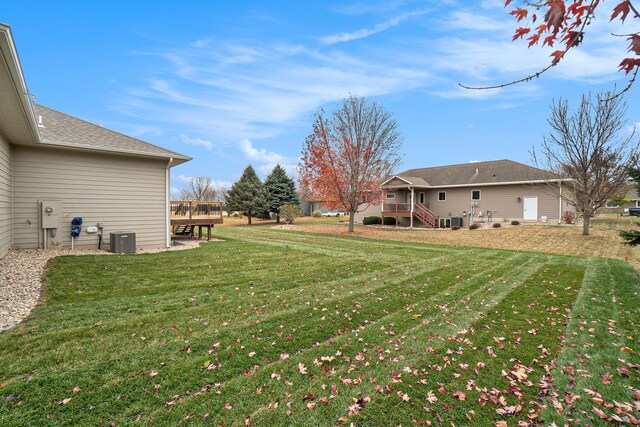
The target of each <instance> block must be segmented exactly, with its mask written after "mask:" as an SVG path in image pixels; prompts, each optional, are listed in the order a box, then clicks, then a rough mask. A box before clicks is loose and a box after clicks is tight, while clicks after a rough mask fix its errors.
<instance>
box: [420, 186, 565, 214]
mask: <svg viewBox="0 0 640 427" xmlns="http://www.w3.org/2000/svg"><path fill="white" fill-rule="evenodd" d="M473 190H480V200H477V201H475V202H477V203H478V206H477V207H475V208H474V209H475V213H476V214H477V213H478V212H482V213H483V214H485V218H486V212H487V211H491V212H492V216H493V220H494V221H501V220H503V219H518V220H521V219H522V217H523V214H524V198H525V197H537V198H538V220H540V219H541V218H542V217H543V216H546V217H547V219H548V220H549V221H555V222H557V221H558V212H559V204H558V202H559V201H558V193H557V190H556V193H555V194H553V193H552V189H551V188H550V187H549V186H547V185H544V184H543V185H496V186H484V187H483V186H478V187H462V188H446V189H434V190H429V191H428V192H427V193H426V201H427V202H428V203H429V209H431V210H432V211H433V212H434V213H436V215H438V216H439V217H442V218H446V217H449V216H454V217H455V216H462V212H463V211H466V212H467V214H468V213H469V211H470V209H471V202H472V200H471V192H472V191H473ZM439 191H446V193H447V198H446V200H444V201H443V200H438V192H439ZM518 197H519V198H520V201H519V202H518ZM563 209H565V210H566V207H564V206H563ZM475 220H478V218H477V217H476V218H475Z"/></svg>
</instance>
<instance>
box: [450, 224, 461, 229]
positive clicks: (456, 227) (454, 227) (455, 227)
mask: <svg viewBox="0 0 640 427" xmlns="http://www.w3.org/2000/svg"><path fill="white" fill-rule="evenodd" d="M451 229H452V230H460V227H458V226H457V225H454V226H453V227H451Z"/></svg>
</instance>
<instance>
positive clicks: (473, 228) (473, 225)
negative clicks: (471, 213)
mask: <svg viewBox="0 0 640 427" xmlns="http://www.w3.org/2000/svg"><path fill="white" fill-rule="evenodd" d="M476 228H480V223H478V222H474V223H473V224H471V225H470V226H469V230H475V229H476Z"/></svg>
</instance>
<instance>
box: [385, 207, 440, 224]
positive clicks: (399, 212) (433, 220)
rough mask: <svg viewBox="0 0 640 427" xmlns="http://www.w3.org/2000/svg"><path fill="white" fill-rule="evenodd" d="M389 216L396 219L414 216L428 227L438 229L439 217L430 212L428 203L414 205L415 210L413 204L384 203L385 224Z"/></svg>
mask: <svg viewBox="0 0 640 427" xmlns="http://www.w3.org/2000/svg"><path fill="white" fill-rule="evenodd" d="M387 216H390V217H395V218H411V216H413V217H414V218H416V219H418V220H420V221H421V222H422V223H424V224H425V225H426V226H428V227H433V228H436V227H438V216H437V215H436V214H435V213H433V212H432V211H431V210H429V204H428V203H414V204H413V209H411V203H383V204H382V222H383V223H384V218H385V217H387Z"/></svg>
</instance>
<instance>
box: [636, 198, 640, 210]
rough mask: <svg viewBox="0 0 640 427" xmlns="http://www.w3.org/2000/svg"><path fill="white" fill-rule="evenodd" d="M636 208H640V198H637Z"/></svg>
mask: <svg viewBox="0 0 640 427" xmlns="http://www.w3.org/2000/svg"><path fill="white" fill-rule="evenodd" d="M636 208H640V200H636Z"/></svg>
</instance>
